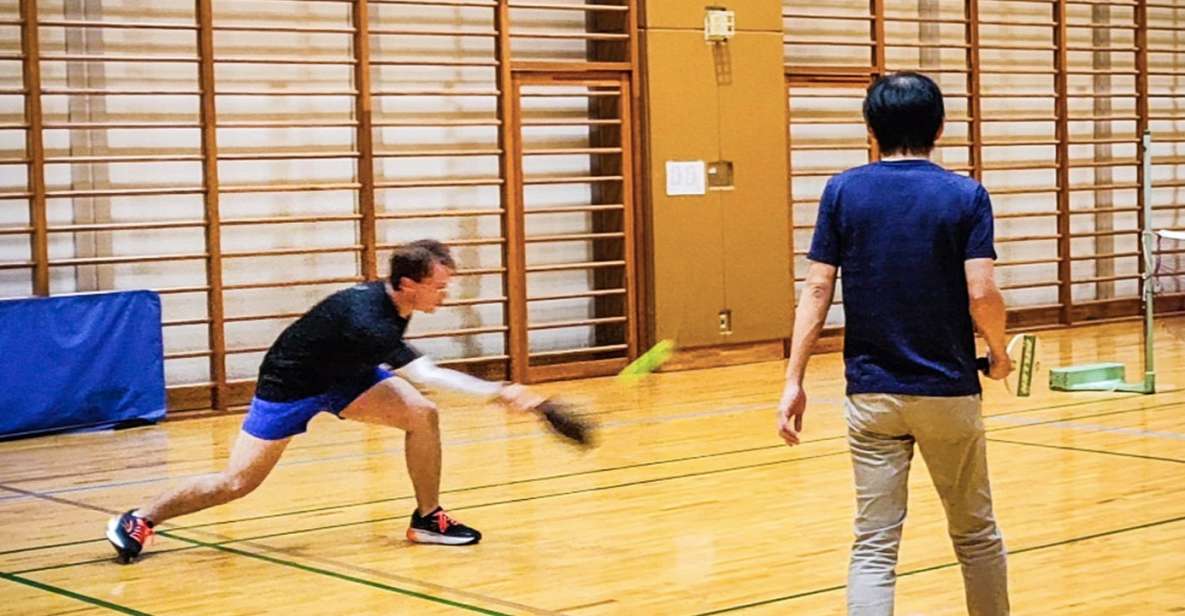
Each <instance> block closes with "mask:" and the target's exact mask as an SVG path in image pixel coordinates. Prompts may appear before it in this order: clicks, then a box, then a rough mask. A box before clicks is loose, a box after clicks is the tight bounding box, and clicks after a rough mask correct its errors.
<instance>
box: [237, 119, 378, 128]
mask: <svg viewBox="0 0 1185 616" xmlns="http://www.w3.org/2000/svg"><path fill="white" fill-rule="evenodd" d="M217 125H218V128H346V127H351V126H358V122H357V120H306V121H291V120H290V121H283V120H260V121H255V120H226V121H220V122H218V123H217Z"/></svg>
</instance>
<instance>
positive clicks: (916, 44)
mask: <svg viewBox="0 0 1185 616" xmlns="http://www.w3.org/2000/svg"><path fill="white" fill-rule="evenodd" d="M885 46H886V47H904V48H907V49H970V48H971V46H970V45H968V44H967V43H942V42H939V43H928V42H922V41H906V42H898V41H889V42H887V43H885ZM925 70H929V69H925Z"/></svg>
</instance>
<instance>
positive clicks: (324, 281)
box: [222, 276, 365, 291]
mask: <svg viewBox="0 0 1185 616" xmlns="http://www.w3.org/2000/svg"><path fill="white" fill-rule="evenodd" d="M364 280H365V279H364V278H362V277H361V276H341V277H337V278H319V279H312V280H283V281H280V282H243V283H238V284H227V285H223V287H222V288H223V290H226V291H253V290H256V289H283V288H287V287H311V286H319V285H330V284H356V283H359V282H363V281H364Z"/></svg>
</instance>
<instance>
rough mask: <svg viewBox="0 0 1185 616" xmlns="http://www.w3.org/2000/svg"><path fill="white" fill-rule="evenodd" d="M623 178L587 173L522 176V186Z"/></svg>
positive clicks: (605, 180) (619, 180) (622, 177)
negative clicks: (556, 175) (560, 175)
mask: <svg viewBox="0 0 1185 616" xmlns="http://www.w3.org/2000/svg"><path fill="white" fill-rule="evenodd" d="M624 179H625V177H624V176H620V175H589V176H571V177H558V178H524V179H523V181H522V182H523V185H524V186H540V185H550V184H597V183H601V182H621V181H623V180H624Z"/></svg>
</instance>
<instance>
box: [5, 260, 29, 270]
mask: <svg viewBox="0 0 1185 616" xmlns="http://www.w3.org/2000/svg"><path fill="white" fill-rule="evenodd" d="M32 267H33V262H32V261H0V270H14V269H31V268H32Z"/></svg>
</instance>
